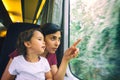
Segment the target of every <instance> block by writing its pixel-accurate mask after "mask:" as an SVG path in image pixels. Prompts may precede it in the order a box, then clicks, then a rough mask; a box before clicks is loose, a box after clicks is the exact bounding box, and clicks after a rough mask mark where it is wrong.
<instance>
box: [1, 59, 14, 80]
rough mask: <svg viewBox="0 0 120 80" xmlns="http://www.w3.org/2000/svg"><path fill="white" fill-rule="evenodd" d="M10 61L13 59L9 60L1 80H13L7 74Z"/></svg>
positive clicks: (12, 77)
mask: <svg viewBox="0 0 120 80" xmlns="http://www.w3.org/2000/svg"><path fill="white" fill-rule="evenodd" d="M12 60H13V59H12V58H10V60H9V62H8V64H7V66H6V69H5V71H4V72H3V75H2V78H1V80H14V76H11V75H10V73H9V71H8V69H9V66H10V64H11V62H12Z"/></svg>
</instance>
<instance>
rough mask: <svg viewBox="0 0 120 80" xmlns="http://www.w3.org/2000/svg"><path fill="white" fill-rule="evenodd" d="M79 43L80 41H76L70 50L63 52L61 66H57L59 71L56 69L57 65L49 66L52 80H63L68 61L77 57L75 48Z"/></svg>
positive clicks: (77, 50)
mask: <svg viewBox="0 0 120 80" xmlns="http://www.w3.org/2000/svg"><path fill="white" fill-rule="evenodd" d="M79 42H80V39H78V40H77V41H76V42H75V43H74V44H73V45H72V46H71V47H70V48H68V49H67V50H66V51H65V53H64V56H63V58H62V61H61V64H60V66H59V69H57V65H53V66H51V70H52V74H53V78H54V80H58V79H59V80H64V76H65V73H66V69H67V65H68V63H69V61H70V59H72V58H75V57H76V56H77V55H78V52H79V49H78V48H76V46H77V44H78V43H79Z"/></svg>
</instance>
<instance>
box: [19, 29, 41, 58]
mask: <svg viewBox="0 0 120 80" xmlns="http://www.w3.org/2000/svg"><path fill="white" fill-rule="evenodd" d="M35 31H40V32H41V33H42V31H41V29H40V28H32V29H28V30H25V31H24V32H21V33H20V34H19V36H18V40H17V50H18V53H19V54H22V55H24V56H25V55H26V47H25V45H24V42H25V41H30V40H31V38H32V36H33V34H34V32H35Z"/></svg>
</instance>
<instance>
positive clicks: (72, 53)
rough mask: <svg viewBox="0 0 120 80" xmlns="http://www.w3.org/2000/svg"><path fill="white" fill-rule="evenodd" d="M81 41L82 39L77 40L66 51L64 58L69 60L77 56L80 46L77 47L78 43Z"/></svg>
mask: <svg viewBox="0 0 120 80" xmlns="http://www.w3.org/2000/svg"><path fill="white" fill-rule="evenodd" d="M80 41H81V39H78V40H77V41H76V42H74V44H73V45H72V46H71V47H70V48H68V49H67V50H66V51H65V53H64V56H63V58H64V59H65V60H67V61H69V60H70V59H72V58H75V57H77V55H78V52H79V48H77V47H76V46H77V45H78V43H79V42H80Z"/></svg>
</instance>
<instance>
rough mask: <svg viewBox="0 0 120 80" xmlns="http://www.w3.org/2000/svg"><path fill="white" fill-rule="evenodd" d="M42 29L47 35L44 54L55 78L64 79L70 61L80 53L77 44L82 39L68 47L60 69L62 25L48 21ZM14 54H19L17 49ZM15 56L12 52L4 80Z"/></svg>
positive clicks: (56, 79) (55, 79)
mask: <svg viewBox="0 0 120 80" xmlns="http://www.w3.org/2000/svg"><path fill="white" fill-rule="evenodd" d="M41 29H42V31H43V34H44V36H45V45H46V49H45V52H44V54H43V56H44V57H46V58H47V59H48V62H49V64H50V67H51V72H52V75H53V78H54V80H58V79H59V80H64V76H65V72H66V68H67V65H68V62H69V61H70V59H72V58H74V57H76V56H77V55H78V51H79V50H78V48H76V45H77V44H78V43H79V42H80V40H78V41H77V42H75V43H74V44H73V45H72V46H71V47H70V48H68V49H67V50H66V51H65V53H64V56H63V58H62V61H61V64H60V66H59V69H58V67H57V59H56V54H55V52H56V50H57V49H58V47H59V45H60V38H61V31H60V27H59V26H58V25H56V24H53V23H46V24H44V25H43V26H42V28H41ZM14 56H17V51H14ZM14 56H13V54H12V56H10V60H9V63H8V65H7V67H6V69H5V72H4V73H3V76H2V80H5V77H6V76H9V75H8V74H7V73H8V68H9V65H10V64H11V61H12V59H13V58H12V57H14Z"/></svg>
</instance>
